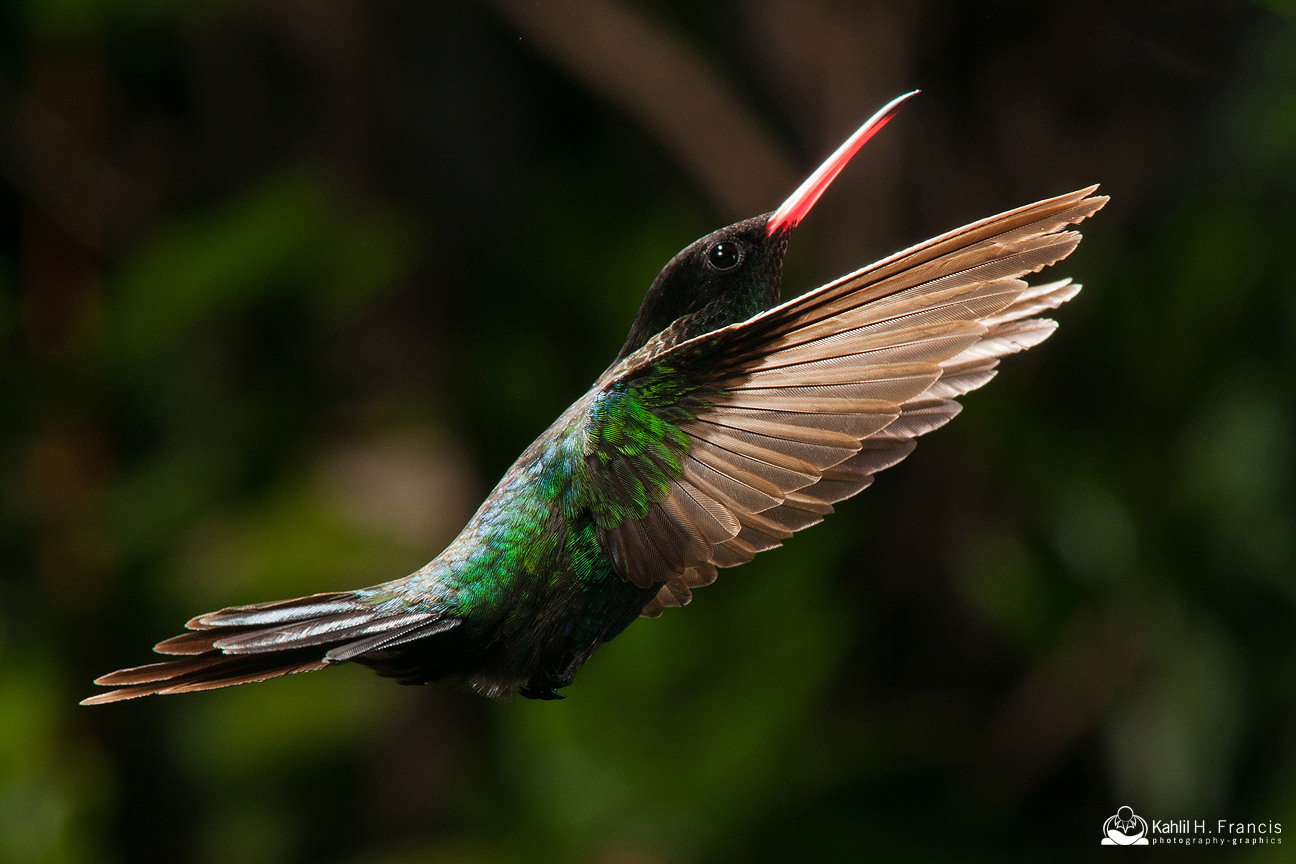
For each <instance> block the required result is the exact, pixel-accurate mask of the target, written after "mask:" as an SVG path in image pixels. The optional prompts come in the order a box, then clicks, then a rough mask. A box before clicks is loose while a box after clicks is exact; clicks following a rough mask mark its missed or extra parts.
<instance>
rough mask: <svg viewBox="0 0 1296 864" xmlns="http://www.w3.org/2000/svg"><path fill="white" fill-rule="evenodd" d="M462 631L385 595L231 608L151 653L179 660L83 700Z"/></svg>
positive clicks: (113, 677) (250, 674) (250, 675)
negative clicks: (452, 630) (449, 631)
mask: <svg viewBox="0 0 1296 864" xmlns="http://www.w3.org/2000/svg"><path fill="white" fill-rule="evenodd" d="M458 624H459V619H458V618H453V617H450V616H448V615H447V614H446V612H445V610H444V609H442V608H436V607H428V606H422V605H420V606H415V607H411V606H410V605H409V604H408V602H407V601H403V600H401V599H399V598H395V597H392V595H390V594H383V595H380V596H371V595H368V594H366V593H365V592H356V591H343V592H338V593H333V594H313V595H311V596H309V597H299V598H297V599H295V600H280V601H277V602H274V603H259V604H256V605H253V606H233V607H230V608H228V609H222V610H221V611H219V612H212V613H209V614H207V615H199V616H198V617H197V618H194V619H193V620H191V621H189V623H187V624H186V625H185V627H186V628H188V629H189V630H192V631H194V632H192V633H185V634H183V635H181V636H176V637H174V638H172V639H167V640H166V641H164V642H159V643H158V644H157V645H156V646H154V648H153V650H154V651H156V652H158V653H159V654H173V655H178V656H181V657H182V658H183V659H178V660H166V661H163V662H161V663H151V664H149V665H147V666H137V667H135V668H133V669H121V670H119V671H117V672H111V673H109V674H107V675H104V676H103V677H101V678H96V679H95V682H94V683H96V684H99V685H102V686H104V687H114V688H117V689H114V690H111V691H109V692H107V693H100V694H99V695H97V696H91V697H90V698H89V699H84V700H82V702H81V704H82V705H102V704H104V703H106V702H118V701H120V700H122V699H134V698H135V697H137V696H149V695H152V694H154V693H188V692H190V691H193V690H212V689H214V688H216V687H229V686H231V685H233V684H246V683H248V682H250V681H264V680H266V679H268V678H278V677H279V676H281V675H290V674H292V673H295V672H312V671H314V670H316V669H323V668H324V667H325V666H328V665H331V664H333V663H343V662H346V661H347V660H353V659H356V658H359V657H360V656H361V655H364V654H369V653H372V652H376V651H384V650H386V649H389V648H393V647H395V646H397V645H403V644H405V643H407V642H410V641H412V640H414V639H422V638H424V637H426V636H432V635H434V634H436V633H443V632H445V631H447V630H450V629H451V628H453V627H455V626H457V625H458Z"/></svg>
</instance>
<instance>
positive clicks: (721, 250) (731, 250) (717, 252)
mask: <svg viewBox="0 0 1296 864" xmlns="http://www.w3.org/2000/svg"><path fill="white" fill-rule="evenodd" d="M706 260H707V263H708V264H710V265H711V266H712V267H714V268H715V269H717V270H732V269H733V268H735V267H737V266H738V262H740V261H742V250H740V249H739V248H738V244H737V243H729V242H727V241H725V242H722V243H716V244H714V245H712V246H711V248H710V249H708V250H707V251H706Z"/></svg>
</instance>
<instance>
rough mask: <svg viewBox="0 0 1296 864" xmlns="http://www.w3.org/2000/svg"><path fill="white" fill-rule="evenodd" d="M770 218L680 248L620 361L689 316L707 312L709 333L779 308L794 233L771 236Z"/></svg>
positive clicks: (703, 320) (704, 325) (651, 292)
mask: <svg viewBox="0 0 1296 864" xmlns="http://www.w3.org/2000/svg"><path fill="white" fill-rule="evenodd" d="M771 215H773V214H766V215H764V216H757V217H756V218H755V219H745V220H743V221H742V222H737V223H734V224H733V225H730V226H729V227H727V228H721V229H720V230H719V231H713V232H711V233H710V234H708V235H706V236H705V237H703V238H702V239H701V240H696V241H694V242H693V243H690V244H689V245H688V246H686V247H684V248H683V249H681V250H680V252H679V254H677V255H676V256H675V257H674V258H672V259H671V260H670V262H669V263H668V264H667V265H666V266H665V267H663V268H662V271H661V272H660V273H658V274H657V278H656V279H654V280H653V283H652V285H651V286H650V287H649V288H648V293H647V294H645V295H644V299H643V303H642V304H640V306H639V313H638V314H637V315H635V319H634V323H633V324H632V325H631V326H630V335H629V336H627V337H626V343H625V346H624V347H623V348H622V349H621V353H620V355H618V357H617V359H618V360H620V359H622V358H624V357H626V356H628V355H629V354H631V353H633V352H634V351H635V350H637V349H638V348H640V347H641V346H642V345H643V344H644V343H645V342H647V341H648V340H649V339H650V338H652V337H653V336H655V335H656V334H658V333H660V332H661V331H662V330H665V329H666V328H667V327H669V326H670V325H671V324H672V323H674V322H675V321H677V320H678V319H680V318H682V317H684V316H685V315H694V314H695V313H699V312H706V314H705V315H703V316H700V320H699V321H698V325H699V330H698V332H706V331H707V330H713V329H715V328H716V327H723V326H725V325H727V324H732V323H734V322H736V321H743V320H745V319H747V318H750V317H751V316H752V315H755V314H756V313H758V312H760V311H762V310H764V309H769V308H770V307H772V306H774V305H776V304H777V303H778V301H779V288H780V284H781V282H782V278H783V255H784V253H786V252H787V244H788V237H789V236H790V235H791V233H792V230H791V228H790V227H789V228H787V229H785V230H781V231H778V232H777V233H776V234H773V235H771V234H769V233H768V232H767V231H766V225H767V224H768V222H769V218H770V216H771Z"/></svg>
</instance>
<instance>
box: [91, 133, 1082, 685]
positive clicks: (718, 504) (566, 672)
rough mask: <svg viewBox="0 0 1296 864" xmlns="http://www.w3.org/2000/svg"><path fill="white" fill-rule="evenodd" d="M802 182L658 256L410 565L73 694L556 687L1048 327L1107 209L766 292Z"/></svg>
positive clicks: (905, 448)
mask: <svg viewBox="0 0 1296 864" xmlns="http://www.w3.org/2000/svg"><path fill="white" fill-rule="evenodd" d="M867 125H868V124H866V127H865V129H864V130H862V131H866V130H867ZM858 134H859V133H857V136H858ZM834 158H835V159H838V162H839V163H840V158H839V157H834ZM831 161H832V160H830V162H831ZM833 164H838V163H833ZM841 164H844V163H841ZM838 167H840V165H839V164H838ZM834 170H836V169H834ZM812 179H813V178H812ZM816 184H819V181H818V180H816V181H815V183H811V184H809V185H808V186H804V187H803V190H806V189H809V190H810V191H809V192H806V191H803V190H798V192H797V193H794V195H793V197H792V198H790V199H789V201H788V202H787V203H785V205H784V207H782V208H780V210H779V211H776V212H775V213H774V214H770V215H768V216H762V217H758V218H756V219H750V220H747V221H745V222H740V223H737V224H736V225H732V226H730V227H728V228H725V229H722V230H721V231H718V232H715V233H714V234H711V235H708V236H707V237H704V238H702V239H701V240H699V241H698V242H696V243H694V244H692V245H690V246H689V247H688V248H686V249H684V250H683V251H681V252H680V253H679V255H677V256H676V257H675V258H674V259H672V261H671V262H670V263H669V264H668V265H667V266H666V267H665V268H664V269H663V270H662V272H661V274H660V275H659V276H658V277H657V279H656V280H655V281H654V282H653V285H652V287H651V288H650V289H649V292H648V295H647V296H646V297H645V299H644V303H643V305H642V306H641V307H640V310H639V313H638V315H637V316H636V318H635V321H634V324H633V325H632V327H631V329H630V335H629V337H628V338H627V340H626V344H625V346H624V347H623V348H622V350H621V352H620V354H619V355H618V357H617V358H616V360H615V361H614V362H613V364H612V366H611V367H609V369H608V370H607V371H606V372H604V373H603V375H602V376H600V377H599V380H598V381H596V382H595V383H594V386H593V387H592V388H591V389H590V391H589V392H588V393H586V394H585V396H583V397H582V398H581V399H579V400H578V401H577V402H576V403H575V404H574V405H572V406H571V407H570V408H568V409H567V411H565V412H564V413H563V415H562V416H561V417H559V418H558V420H557V421H555V422H554V424H553V425H552V426H550V428H549V429H548V430H546V431H545V433H544V434H542V435H541V436H540V437H539V438H538V439H536V441H535V442H534V443H533V444H532V445H531V446H530V447H528V448H527V450H526V452H525V453H523V454H522V455H521V457H520V458H519V459H518V460H517V462H516V463H514V465H513V466H512V467H511V468H510V469H509V470H508V472H507V473H506V474H505V475H504V477H503V478H502V479H501V480H500V482H499V484H498V485H497V486H496V487H495V489H494V490H493V491H492V492H491V494H490V496H489V497H488V498H487V499H486V501H485V502H484V503H483V504H482V506H481V507H480V508H479V509H478V511H477V513H476V514H475V515H474V516H473V517H472V519H471V520H470V521H469V523H468V525H467V526H465V528H464V529H463V531H462V532H461V533H460V534H459V536H458V537H457V538H455V540H454V542H452V543H451V544H450V546H449V547H447V548H446V549H445V551H443V552H442V553H441V554H440V555H438V556H437V557H436V558H435V559H434V560H433V561H431V562H429V563H428V564H427V565H426V566H425V567H423V568H422V569H420V570H419V571H417V572H416V573H413V574H410V575H409V576H406V577H404V578H402V579H397V580H395V581H393V582H388V583H386V584H383V585H378V586H374V587H371V588H365V589H361V590H357V591H345V592H337V593H332V594H319V595H314V596H311V597H302V598H298V599H296V600H288V601H282V602H277V603H268V604H260V605H255V606H243V607H234V608H231V609H225V610H221V611H220V612H215V613H211V614H209V615H202V616H199V617H197V618H195V619H193V620H192V621H190V622H189V624H188V626H189V628H190V630H191V631H192V632H190V633H186V634H184V635H182V636H179V637H176V638H174V639H169V640H167V641H165V642H162V643H160V644H159V645H158V646H157V648H156V650H157V651H159V652H161V653H165V654H170V655H173V656H175V657H177V658H178V659H173V660H169V661H167V662H163V663H156V664H153V665H150V666H145V667H140V668H137V669H125V670H121V671H119V672H114V673H111V674H110V675H106V676H104V677H102V678H100V679H99V680H98V682H97V683H100V684H104V685H107V686H111V687H115V688H117V689H115V690H113V691H112V692H109V693H105V694H102V695H100V696H97V697H94V698H92V699H91V700H87V701H91V702H107V701H114V700H117V699H124V698H131V697H133V696H142V695H147V694H150V693H159V692H183V691H185V690H201V689H207V688H209V687H219V686H225V685H227V684H237V683H242V682H245V681H255V680H261V679H264V678H269V677H274V676H276V675H282V674H286V673H290V672H300V671H307V670H312V669H319V668H322V667H323V666H326V665H328V664H330V663H338V662H345V661H352V660H354V661H356V662H359V663H363V664H366V665H368V666H371V667H372V668H374V669H375V670H377V671H378V672H379V673H381V674H384V675H389V676H392V677H395V678H398V679H399V680H401V681H402V682H406V683H423V682H428V681H437V680H451V681H460V682H463V683H466V684H468V685H469V686H471V687H473V688H474V689H476V690H477V691H479V692H481V693H483V694H485V695H489V696H509V695H512V694H514V693H520V694H522V695H524V696H529V697H533V698H546V699H547V698H557V697H558V693H557V692H556V691H557V690H558V689H559V688H562V687H565V686H567V685H568V684H570V683H571V682H572V679H573V677H574V676H575V674H576V671H577V670H578V669H579V668H580V666H581V665H582V664H583V663H584V662H585V661H586V660H588V659H589V658H590V656H591V655H592V654H593V653H594V652H595V651H597V650H598V649H599V647H600V646H602V645H603V644H604V643H606V642H607V641H608V640H609V639H612V638H613V637H615V636H616V635H617V634H618V633H620V632H621V631H622V630H623V629H625V627H626V626H628V625H629V624H630V623H631V622H632V621H634V619H635V618H636V617H639V616H640V615H641V614H642V615H655V614H660V613H661V611H662V609H663V608H664V607H666V606H679V605H683V604H685V603H687V602H688V601H689V599H690V598H691V591H692V589H694V588H697V587H699V586H702V585H707V584H710V583H711V582H712V581H713V580H714V579H715V578H716V575H717V570H718V568H723V567H732V566H735V565H738V564H741V563H743V562H745V561H748V560H750V559H751V558H752V556H754V555H755V554H757V553H758V552H760V551H762V550H765V549H771V548H773V547H775V546H778V545H779V544H780V543H782V542H783V541H784V540H786V539H787V538H789V537H791V536H792V534H793V532H795V531H799V530H801V529H803V528H806V527H808V526H810V525H813V524H815V523H816V522H818V521H819V520H820V519H822V518H823V516H824V515H825V514H826V513H829V512H831V511H832V504H833V503H834V502H836V501H840V500H842V499H844V498H847V497H849V496H851V495H854V494H856V493H857V492H859V491H860V490H861V489H863V488H864V487H866V486H867V485H868V484H869V483H870V482H871V481H872V479H873V475H874V474H875V473H876V472H877V471H880V470H883V469H885V468H887V467H889V466H890V465H894V464H895V463H896V462H898V461H899V460H900V459H902V458H904V456H905V455H907V454H908V453H909V451H910V450H912V449H913V440H912V439H914V438H915V437H916V436H918V435H922V434H924V433H925V432H928V431H930V430H932V429H935V428H937V427H939V426H940V425H942V424H943V423H945V422H946V421H948V420H949V419H950V418H951V417H953V416H954V414H955V413H957V411H958V404H957V403H956V402H955V401H954V398H955V397H956V396H959V395H962V394H963V393H966V392H968V391H969V390H972V389H975V388H976V387H980V386H981V385H983V384H984V383H986V382H987V381H989V380H990V378H991V377H993V375H994V369H995V367H996V365H997V364H998V362H999V358H1000V357H1002V356H1004V355H1007V354H1010V353H1013V352H1015V351H1019V350H1022V349H1024V348H1027V347H1030V346H1031V345H1034V344H1036V343H1037V342H1039V341H1041V340H1042V339H1044V338H1046V337H1047V336H1048V334H1049V333H1051V332H1052V329H1053V327H1054V326H1055V325H1054V324H1053V322H1051V321H1048V320H1046V319H1038V318H1032V317H1030V316H1032V315H1035V314H1037V313H1038V312H1040V311H1041V310H1043V309H1049V308H1054V307H1056V306H1058V305H1059V304H1061V303H1063V302H1065V301H1066V300H1068V299H1070V298H1071V297H1072V296H1074V295H1075V293H1076V291H1077V290H1078V288H1079V286H1074V285H1071V284H1070V283H1069V282H1068V281H1066V280H1063V281H1061V282H1055V283H1050V284H1047V285H1041V286H1036V287H1030V286H1028V285H1027V284H1026V282H1025V281H1023V280H1022V278H1021V277H1023V276H1024V275H1026V274H1028V273H1032V272H1035V271H1037V270H1039V269H1040V268H1042V267H1046V266H1048V265H1050V264H1052V263H1054V262H1055V261H1058V260H1060V259H1061V258H1064V257H1065V256H1066V255H1067V254H1069V253H1070V252H1071V250H1072V249H1074V248H1075V245H1076V243H1077V242H1078V241H1079V235H1078V234H1076V233H1074V232H1072V231H1069V230H1066V228H1067V226H1069V225H1071V224H1074V223H1076V222H1079V221H1080V220H1082V219H1084V218H1085V217H1087V216H1089V215H1090V214H1092V213H1093V212H1095V211H1096V210H1097V209H1098V208H1100V207H1101V206H1102V204H1103V202H1104V201H1105V199H1103V198H1098V197H1092V196H1091V194H1090V193H1092V192H1093V190H1092V189H1088V190H1081V191H1079V192H1075V193H1071V194H1070V195H1063V196H1059V197H1058V198H1053V199H1049V200H1047V201H1041V202H1038V203H1037V204H1033V205H1030V206H1029V207H1023V208H1019V209H1018V210H1014V211H1009V212H1008V213H1004V214H1001V215H999V216H996V217H993V218H992V219H988V220H983V221H982V222H977V223H973V224H972V225H969V226H966V227H964V228H962V229H960V230H958V231H955V232H952V233H951V234H948V235H945V236H943V237H939V238H936V239H934V240H931V241H928V242H927V243H924V244H920V245H919V246H916V247H914V248H913V249H910V250H908V251H906V252H904V253H901V254H899V255H897V256H893V257H892V258H889V259H887V260H885V261H882V262H879V263H878V264H875V265H873V266H871V267H868V268H864V269H863V270H860V271H857V272H856V273H854V274H851V275H850V276H847V277H844V278H843V279H840V280H838V281H836V282H834V283H831V284H829V285H826V286H824V287H822V288H820V289H817V290H816V291H812V292H809V293H807V294H804V295H802V296H801V297H798V298H797V299H795V300H792V301H790V302H788V303H785V304H782V305H778V298H779V282H780V277H781V272H782V264H783V254H784V251H785V249H786V247H787V237H788V233H789V232H790V231H791V227H792V226H793V225H795V223H796V220H797V219H799V218H800V216H799V215H793V216H789V215H787V214H801V215H803V214H804V211H805V210H806V209H808V206H809V205H808V204H807V203H806V201H807V200H809V201H810V203H813V197H809V198H807V196H817V194H818V192H817V191H815V190H816V189H819V190H821V188H822V187H821V185H816Z"/></svg>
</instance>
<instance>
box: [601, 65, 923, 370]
mask: <svg viewBox="0 0 1296 864" xmlns="http://www.w3.org/2000/svg"><path fill="white" fill-rule="evenodd" d="M917 92H918V91H917V90H914V91H913V92H911V93H906V94H905V95H903V96H900V97H897V98H896V99H893V100H892V101H891V102H889V103H888V104H887V105H886V106H884V107H883V108H882V109H881V110H880V111H878V112H877V113H876V114H874V115H873V116H872V117H870V118H869V119H868V120H867V121H866V122H865V123H864V125H863V126H861V127H860V128H859V129H857V130H856V131H855V134H853V135H852V136H851V137H850V138H848V139H847V140H846V142H845V143H844V144H842V145H841V147H839V148H837V151H836V152H835V153H833V154H832V155H831V156H829V157H828V159H827V160H825V161H824V163H823V164H822V165H820V166H819V167H818V168H817V169H816V170H815V172H814V173H813V174H811V175H810V176H809V177H807V178H806V180H805V182H804V183H802V184H801V185H800V186H799V187H797V190H796V191H795V192H793V193H792V194H791V195H790V196H788V199H787V200H786V201H784V202H783V203H782V204H781V205H780V206H779V208H778V209H777V210H774V211H772V212H770V213H766V214H764V215H762V216H756V217H754V218H752V219H744V220H743V221H741V222H735V223H734V224H733V225H730V226H728V227H726V228H721V229H720V230H719V231H713V232H712V233H710V234H708V235H706V236H705V237H703V238H702V239H700V240H696V241H694V242H693V243H690V244H689V245H688V246H686V247H684V248H683V249H682V250H680V252H679V253H678V254H677V255H676V256H675V257H674V258H672V259H671V260H670V261H669V262H668V263H667V264H666V266H665V267H663V268H662V271H661V272H660V273H658V274H657V278H656V279H654V280H653V283H652V285H651V286H650V287H649V288H648V293H647V294H645V295H644V299H643V303H642V304H640V306H639V312H638V314H637V315H635V320H634V323H633V324H632V325H631V327H630V334H629V336H627V337H626V342H625V345H624V347H622V349H621V353H620V354H619V355H618V356H617V359H618V360H621V359H623V358H625V357H627V356H629V355H630V354H632V353H634V352H635V351H636V350H638V349H639V348H640V347H642V346H643V344H644V343H645V342H647V341H648V340H649V339H650V338H652V337H653V336H655V335H656V334H658V333H660V332H661V331H662V330H665V329H666V328H667V327H669V326H670V325H671V324H673V323H674V322H676V321H677V320H679V319H680V318H682V317H684V316H686V315H695V314H696V313H706V314H704V315H701V316H698V318H699V322H698V323H699V327H700V329H699V331H698V332H706V331H707V330H711V329H714V328H716V327H723V326H726V325H728V324H732V323H736V322H738V321H743V320H746V319H747V318H750V317H751V316H752V315H755V314H757V313H758V312H761V311H763V310H765V309H769V308H771V307H773V306H775V305H777V303H778V301H779V295H780V288H781V285H782V279H783V256H784V255H785V254H786V252H787V245H788V239H789V238H790V237H791V236H792V230H793V229H794V228H796V226H797V224H798V223H800V221H801V220H802V219H804V218H805V216H806V214H807V213H809V212H810V208H812V207H813V206H814V205H815V202H816V201H818V200H819V196H820V195H822V194H823V193H824V190H826V189H827V188H828V186H829V184H831V183H832V181H833V180H834V179H835V178H836V177H837V175H838V174H839V173H840V172H841V170H842V169H843V168H845V167H846V163H847V162H849V161H850V160H851V157H852V156H854V155H855V153H856V152H858V151H859V149H860V148H861V147H863V146H864V145H865V144H866V143H867V142H868V140H869V139H870V138H872V137H873V136H874V134H876V133H877V131H878V130H879V129H881V128H882V127H883V126H885V125H886V124H887V122H888V121H889V120H890V119H891V118H892V117H894V116H895V114H896V112H897V111H899V110H900V106H901V105H903V104H904V103H905V102H907V101H908V100H909V99H910V98H912V97H913V96H914V95H915V94H917Z"/></svg>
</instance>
